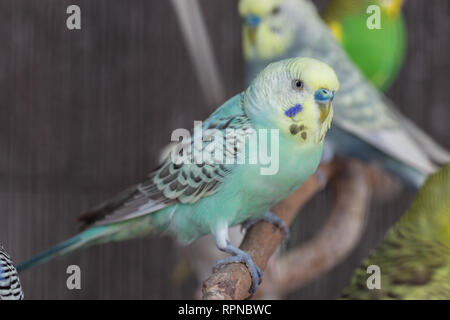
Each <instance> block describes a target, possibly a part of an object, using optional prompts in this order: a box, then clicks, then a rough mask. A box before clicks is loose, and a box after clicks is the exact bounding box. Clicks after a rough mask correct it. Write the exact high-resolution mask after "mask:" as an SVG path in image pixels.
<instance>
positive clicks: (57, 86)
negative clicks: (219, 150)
mask: <svg viewBox="0 0 450 320" xmlns="http://www.w3.org/2000/svg"><path fill="white" fill-rule="evenodd" d="M200 3H201V5H202V10H203V13H204V16H205V20H206V24H207V26H208V27H209V33H210V37H211V40H212V44H213V48H214V52H215V55H216V56H217V61H218V63H219V68H220V71H221V72H222V73H223V78H224V80H225V85H226V88H225V91H226V94H227V96H232V95H234V94H236V93H238V92H240V91H241V90H243V89H244V75H243V74H244V62H243V60H242V55H241V34H240V27H241V19H240V18H239V16H238V14H237V0H233V1H219V0H201V1H200ZM316 3H317V4H318V5H319V6H320V7H323V5H324V4H325V3H326V1H325V0H323V1H316ZM70 4H78V5H79V6H80V7H81V10H82V30H81V31H69V30H68V29H67V28H66V18H67V15H66V8H67V6H68V5H70ZM404 12H405V16H406V21H407V26H408V32H409V33H408V53H407V57H406V63H405V65H404V67H403V69H402V71H401V73H400V75H399V77H398V79H397V81H396V82H395V83H394V85H393V87H392V88H391V89H390V91H389V92H388V96H389V97H390V98H392V99H393V100H394V101H395V102H396V103H397V105H398V106H399V108H400V109H401V111H402V112H403V113H405V114H406V115H408V117H410V118H411V119H412V120H414V121H415V122H416V123H418V124H419V125H420V126H421V127H423V128H425V129H426V131H427V132H429V133H430V135H431V136H433V137H434V138H435V139H436V140H437V141H438V142H440V143H441V144H442V145H444V146H445V147H447V148H450V139H449V133H450V131H449V124H450V108H449V105H448V103H449V101H450V90H449V82H448V75H449V72H450V58H449V56H448V52H449V51H450V42H449V37H448V33H449V31H450V3H449V2H448V1H446V0H437V1H433V2H430V1H407V3H406V5H405V8H404ZM0 43H1V47H0V88H1V89H0V104H1V110H2V113H1V115H2V116H1V117H0V175H1V179H0V217H1V219H0V243H2V244H3V245H4V246H5V248H6V249H7V250H8V251H9V253H10V254H11V256H12V257H13V258H14V260H15V261H22V260H24V259H26V258H28V257H30V256H31V255H33V254H36V253H37V252H40V251H41V250H43V249H47V248H48V247H49V246H51V245H54V244H56V243H57V242H59V241H61V240H63V239H66V238H68V237H69V236H72V235H73V234H75V232H76V231H77V224H76V217H77V216H78V214H79V213H80V212H82V211H84V210H86V209H88V208H90V207H91V206H92V205H95V204H97V203H98V202H99V201H102V200H105V199H106V198H107V197H109V196H111V195H113V194H115V193H116V192H117V191H120V190H122V189H123V188H125V187H128V186H130V185H131V184H134V183H135V182H137V181H138V180H139V179H141V178H143V177H144V176H145V175H146V174H147V173H148V172H149V171H150V170H151V169H152V168H153V167H154V166H155V165H156V161H157V156H158V152H159V150H160V149H161V148H162V147H163V146H165V145H166V144H167V142H169V138H170V133H171V132H172V130H173V129H175V128H179V127H183V128H191V127H192V126H193V120H194V119H196V120H200V119H204V118H205V117H206V116H207V115H208V114H209V113H210V112H211V110H212V107H211V106H208V105H206V103H205V101H204V99H203V97H202V94H201V89H200V87H199V84H198V81H197V79H196V77H195V73H194V70H193V67H192V65H191V63H190V61H189V57H188V54H187V51H186V48H185V46H184V42H183V40H182V37H181V32H180V30H179V27H178V23H177V21H176V17H175V14H174V12H173V10H172V7H171V6H170V3H169V1H166V0H154V1H145V0H133V1H129V0H96V1H88V0H86V1H73V0H72V1H65V0H64V1H63V0H61V1H54V0H53V1H52V0H39V1H29V0H0ZM412 198H413V195H412V194H411V193H410V192H408V191H404V192H403V193H402V195H401V197H400V198H398V199H396V200H395V201H391V202H390V203H386V204H383V205H372V207H371V215H370V219H369V221H368V227H367V230H366V232H365V233H364V236H363V239H362V240H361V243H360V244H359V245H358V247H357V248H356V249H355V250H354V252H353V253H352V254H351V256H349V257H348V258H347V259H346V260H345V261H344V262H343V263H342V264H340V265H339V266H337V267H336V268H334V269H333V270H331V271H330V272H329V273H327V274H326V275H324V276H323V277H321V278H320V279H317V280H316V281H314V282H312V283H310V284H309V285H307V286H306V287H304V288H302V289H300V290H298V291H297V292H295V293H293V294H291V295H290V296H289V298H295V299H297V298H309V299H319V298H328V299H332V298H335V297H337V296H338V294H339V292H340V290H341V289H342V287H343V286H344V285H345V284H346V283H347V280H348V277H349V275H350V274H351V272H352V270H353V269H354V268H355V267H356V266H357V265H358V264H359V263H360V261H361V259H362V258H363V257H365V256H366V255H367V254H368V252H369V251H370V249H371V248H373V247H374V246H375V244H376V243H377V241H378V240H379V239H380V238H381V237H382V236H383V234H384V232H385V230H386V229H387V228H388V227H389V226H390V225H391V224H392V223H393V222H394V221H396V220H397V219H398V217H399V216H400V215H401V214H402V213H403V212H404V210H405V209H406V208H407V207H408V204H409V203H410V201H411V200H412ZM331 201H332V195H331V194H330V192H329V191H327V192H324V193H322V194H320V195H318V196H317V197H316V198H315V199H314V201H312V202H311V203H310V204H308V205H307V207H306V208H305V209H304V210H303V211H302V213H301V215H300V216H299V217H298V218H297V220H296V221H295V223H294V226H293V227H292V233H293V237H292V239H291V243H294V244H297V243H300V242H301V241H304V240H306V239H308V238H310V237H311V236H312V235H313V234H314V232H315V231H316V230H317V228H319V227H320V225H321V223H322V222H323V221H324V219H325V218H326V216H327V214H328V212H329V210H330V202H331ZM178 258H179V251H178V249H177V246H176V245H175V244H174V242H173V240H172V239H170V238H168V237H160V238H144V239H137V240H130V241H127V242H122V243H111V244H106V245H101V246H95V247H91V248H88V249H85V250H83V251H80V252H77V253H74V254H72V255H70V256H67V257H63V258H60V259H57V260H55V261H53V262H51V263H49V264H46V265H43V266H40V267H38V268H36V269H33V270H31V271H27V272H26V273H24V274H23V275H22V283H23V286H24V290H25V295H26V298H29V299H166V298H173V299H179V298H191V297H192V296H193V293H194V291H195V288H196V286H197V283H198V279H195V278H194V277H192V276H191V277H190V278H189V279H188V280H187V281H185V282H184V283H183V284H181V285H180V286H173V285H172V281H171V275H172V272H173V268H174V267H175V265H176V264H177V261H178ZM71 264H77V265H79V266H80V267H81V270H82V290H74V291H69V290H68V289H67V287H66V279H67V274H66V273H65V271H66V268H67V266H68V265H71Z"/></svg>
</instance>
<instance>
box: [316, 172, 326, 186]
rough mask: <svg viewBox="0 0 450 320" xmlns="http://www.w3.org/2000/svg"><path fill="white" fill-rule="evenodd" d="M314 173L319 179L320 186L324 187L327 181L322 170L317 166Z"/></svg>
mask: <svg viewBox="0 0 450 320" xmlns="http://www.w3.org/2000/svg"><path fill="white" fill-rule="evenodd" d="M315 175H316V177H317V180H319V183H320V185H321V186H322V188H324V187H325V186H326V185H327V183H328V179H327V177H326V176H325V174H324V173H323V172H322V170H320V168H318V169H317V171H316V173H315Z"/></svg>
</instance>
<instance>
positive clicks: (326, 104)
mask: <svg viewBox="0 0 450 320" xmlns="http://www.w3.org/2000/svg"><path fill="white" fill-rule="evenodd" d="M314 99H315V100H316V102H317V104H318V105H319V110H320V122H321V123H323V122H324V121H325V120H326V119H327V117H328V115H329V114H330V110H331V103H332V102H333V99H334V91H330V90H328V89H325V88H322V89H319V90H317V91H316V92H315V93H314Z"/></svg>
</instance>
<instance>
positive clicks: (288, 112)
mask: <svg viewBox="0 0 450 320" xmlns="http://www.w3.org/2000/svg"><path fill="white" fill-rule="evenodd" d="M302 110H303V106H302V105H301V104H296V105H295V106H293V107H290V108H289V109H287V110H286V111H285V112H284V114H285V115H286V116H287V117H289V118H293V117H295V116H296V115H297V113H299V112H302Z"/></svg>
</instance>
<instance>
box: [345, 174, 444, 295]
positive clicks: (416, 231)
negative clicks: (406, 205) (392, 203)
mask: <svg viewBox="0 0 450 320" xmlns="http://www.w3.org/2000/svg"><path fill="white" fill-rule="evenodd" d="M369 265H378V266H379V267H380V270H381V289H379V290H378V289H372V290H369V289H368V288H367V286H366V281H367V278H368V277H369V274H367V273H366V270H367V267H368V266H369ZM343 298H346V299H450V165H447V166H446V167H445V168H443V169H441V170H440V171H439V172H437V173H435V174H434V175H432V176H430V177H429V178H428V180H427V182H426V183H425V185H424V186H423V187H422V189H421V190H420V191H419V193H418V196H417V198H416V199H415V201H414V202H413V204H412V205H411V207H410V209H409V210H408V211H407V213H406V214H405V215H404V216H403V217H402V218H401V219H400V221H399V222H398V223H397V224H395V225H394V226H393V227H392V228H391V229H390V230H389V231H388V233H387V234H386V237H385V238H384V240H383V241H382V242H381V243H380V245H379V246H378V247H377V248H376V249H375V251H374V252H373V253H372V254H371V255H370V257H369V258H367V259H366V260H365V261H364V262H363V265H362V266H361V267H360V268H359V269H357V270H356V271H355V272H354V274H353V276H352V278H351V280H350V285H349V286H348V287H347V288H345V289H344V291H343Z"/></svg>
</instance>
